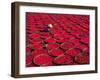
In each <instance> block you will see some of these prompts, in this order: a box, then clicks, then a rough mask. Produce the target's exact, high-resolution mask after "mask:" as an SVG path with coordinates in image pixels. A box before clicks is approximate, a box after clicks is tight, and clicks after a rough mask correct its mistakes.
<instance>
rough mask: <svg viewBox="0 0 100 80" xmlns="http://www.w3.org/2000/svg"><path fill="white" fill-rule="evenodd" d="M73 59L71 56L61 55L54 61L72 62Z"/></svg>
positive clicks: (58, 62)
mask: <svg viewBox="0 0 100 80" xmlns="http://www.w3.org/2000/svg"><path fill="white" fill-rule="evenodd" d="M72 62H73V61H72V59H71V57H70V56H68V55H67V56H65V55H59V56H58V57H56V58H55V59H54V63H56V64H72Z"/></svg>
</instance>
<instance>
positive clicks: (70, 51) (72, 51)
mask: <svg viewBox="0 0 100 80" xmlns="http://www.w3.org/2000/svg"><path fill="white" fill-rule="evenodd" d="M80 53H81V51H80V50H79V49H71V50H68V51H66V54H68V55H70V56H72V57H74V56H77V55H78V54H80Z"/></svg>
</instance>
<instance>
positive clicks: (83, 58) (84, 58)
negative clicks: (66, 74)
mask: <svg viewBox="0 0 100 80" xmlns="http://www.w3.org/2000/svg"><path fill="white" fill-rule="evenodd" d="M75 61H76V62H77V63H79V64H89V55H88V54H79V55H77V56H76V57H75Z"/></svg>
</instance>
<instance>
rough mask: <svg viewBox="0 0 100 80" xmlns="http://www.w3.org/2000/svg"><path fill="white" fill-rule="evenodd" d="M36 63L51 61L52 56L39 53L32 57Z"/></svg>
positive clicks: (41, 63) (47, 63)
mask: <svg viewBox="0 0 100 80" xmlns="http://www.w3.org/2000/svg"><path fill="white" fill-rule="evenodd" d="M33 61H34V63H35V64H36V65H40V66H44V65H49V64H51V63H52V58H51V57H50V56H49V55H47V54H40V55H37V56H35V57H34V59H33Z"/></svg>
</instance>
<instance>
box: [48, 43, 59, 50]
mask: <svg viewBox="0 0 100 80" xmlns="http://www.w3.org/2000/svg"><path fill="white" fill-rule="evenodd" d="M46 47H47V49H54V48H58V47H59V45H58V44H56V43H52V44H51V43H48V44H47V45H46Z"/></svg>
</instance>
